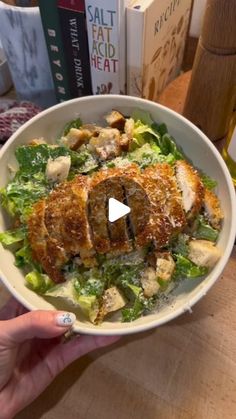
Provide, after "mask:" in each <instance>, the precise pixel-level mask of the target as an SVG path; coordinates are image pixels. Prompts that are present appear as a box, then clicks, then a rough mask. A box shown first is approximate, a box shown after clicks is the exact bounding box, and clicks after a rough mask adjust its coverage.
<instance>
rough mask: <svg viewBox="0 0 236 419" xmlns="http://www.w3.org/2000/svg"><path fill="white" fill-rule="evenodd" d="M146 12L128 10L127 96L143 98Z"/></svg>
mask: <svg viewBox="0 0 236 419" xmlns="http://www.w3.org/2000/svg"><path fill="white" fill-rule="evenodd" d="M144 25H145V12H141V11H140V10H137V9H134V8H132V7H130V8H129V7H128V8H127V94H128V95H131V96H138V97H142V92H143V48H144V45H143V43H144V39H143V36H144Z"/></svg>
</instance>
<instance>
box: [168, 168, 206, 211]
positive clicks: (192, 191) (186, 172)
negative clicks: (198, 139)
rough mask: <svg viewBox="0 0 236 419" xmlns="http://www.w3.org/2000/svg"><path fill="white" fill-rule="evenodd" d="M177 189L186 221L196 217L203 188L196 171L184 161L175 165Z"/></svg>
mask: <svg viewBox="0 0 236 419" xmlns="http://www.w3.org/2000/svg"><path fill="white" fill-rule="evenodd" d="M175 170H176V179H177V183H178V187H179V188H180V190H181V192H182V202H183V207H184V210H185V212H186V214H187V217H188V219H190V218H192V217H194V216H196V215H197V214H198V213H199V211H200V209H201V206H202V202H203V196H204V187H203V184H202V182H201V179H200V177H199V175H198V173H197V171H196V170H194V168H193V167H192V166H190V164H188V163H187V162H186V161H185V160H178V161H177V162H176V164H175Z"/></svg>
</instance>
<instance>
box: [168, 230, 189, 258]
mask: <svg viewBox="0 0 236 419" xmlns="http://www.w3.org/2000/svg"><path fill="white" fill-rule="evenodd" d="M188 241H189V236H188V235H187V234H181V233H180V234H179V235H178V236H177V237H176V238H175V240H173V242H172V243H171V245H170V251H171V252H172V253H175V254H179V255H182V256H185V257H187V256H188V254H189V246H188Z"/></svg>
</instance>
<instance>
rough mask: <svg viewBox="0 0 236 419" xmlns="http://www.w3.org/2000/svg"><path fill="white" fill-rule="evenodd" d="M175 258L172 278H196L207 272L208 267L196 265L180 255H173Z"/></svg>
mask: <svg viewBox="0 0 236 419" xmlns="http://www.w3.org/2000/svg"><path fill="white" fill-rule="evenodd" d="M175 259H176V265H175V272H174V279H184V278H198V277H201V276H203V275H206V274H207V272H208V268H206V267H201V266H197V265H195V264H194V263H193V262H191V261H190V260H189V259H187V258H186V257H184V256H182V255H175Z"/></svg>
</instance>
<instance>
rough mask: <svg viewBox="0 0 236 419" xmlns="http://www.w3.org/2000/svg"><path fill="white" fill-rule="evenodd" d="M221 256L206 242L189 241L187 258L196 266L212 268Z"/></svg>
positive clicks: (214, 247)
mask: <svg viewBox="0 0 236 419" xmlns="http://www.w3.org/2000/svg"><path fill="white" fill-rule="evenodd" d="M220 256H221V252H220V250H219V248H218V247H216V246H215V245H214V244H213V243H212V242H210V241H207V240H190V242H189V254H188V258H189V259H190V260H191V261H192V262H193V263H195V264H196V265H198V266H203V267H207V268H212V267H213V266H214V265H215V264H216V262H217V261H218V259H219V258H220Z"/></svg>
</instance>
